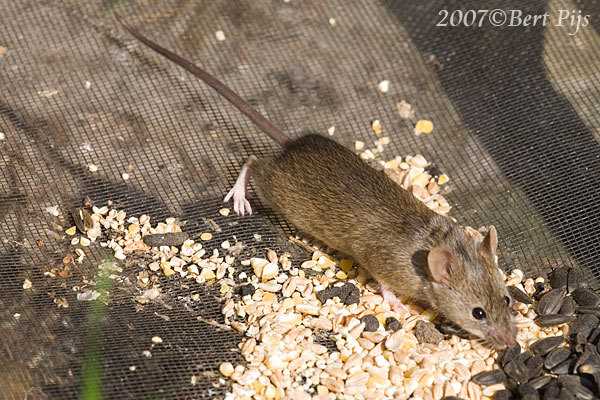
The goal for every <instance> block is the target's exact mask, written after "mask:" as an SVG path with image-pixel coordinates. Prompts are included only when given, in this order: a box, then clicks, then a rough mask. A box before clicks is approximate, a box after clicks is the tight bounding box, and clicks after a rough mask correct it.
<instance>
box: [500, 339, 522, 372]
mask: <svg viewBox="0 0 600 400" xmlns="http://www.w3.org/2000/svg"><path fill="white" fill-rule="evenodd" d="M519 354H521V345H519V343H517V344H515V345H514V346H513V347H510V348H508V349H506V350H504V353H503V354H502V361H501V362H500V365H501V366H502V367H503V368H504V367H505V366H506V364H508V363H509V362H510V361H512V360H513V359H514V358H515V357H517V356H518V355H519Z"/></svg>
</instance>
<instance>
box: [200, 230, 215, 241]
mask: <svg viewBox="0 0 600 400" xmlns="http://www.w3.org/2000/svg"><path fill="white" fill-rule="evenodd" d="M212 237H213V235H212V233H210V232H203V233H202V234H201V235H200V239H201V240H204V241H207V240H210V239H212Z"/></svg>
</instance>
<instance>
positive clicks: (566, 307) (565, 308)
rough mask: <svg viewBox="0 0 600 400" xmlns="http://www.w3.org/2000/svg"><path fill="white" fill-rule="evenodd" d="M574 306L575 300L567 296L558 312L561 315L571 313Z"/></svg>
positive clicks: (573, 312)
mask: <svg viewBox="0 0 600 400" xmlns="http://www.w3.org/2000/svg"><path fill="white" fill-rule="evenodd" d="M576 307H577V305H576V304H575V300H573V298H572V297H567V298H566V299H565V301H564V302H563V305H562V307H561V308H560V311H559V312H558V313H559V314H563V315H573V314H575V309H576Z"/></svg>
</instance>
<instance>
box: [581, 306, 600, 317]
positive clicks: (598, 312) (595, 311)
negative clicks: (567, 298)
mask: <svg viewBox="0 0 600 400" xmlns="http://www.w3.org/2000/svg"><path fill="white" fill-rule="evenodd" d="M577 312H578V313H579V314H591V315H595V316H596V317H600V308H596V307H577Z"/></svg>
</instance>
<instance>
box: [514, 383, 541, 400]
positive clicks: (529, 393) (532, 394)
mask: <svg viewBox="0 0 600 400" xmlns="http://www.w3.org/2000/svg"><path fill="white" fill-rule="evenodd" d="M518 392H519V398H520V399H524V400H534V399H535V400H537V399H539V398H540V396H539V394H538V392H537V390H535V388H534V387H533V386H531V385H530V384H528V383H525V384H523V385H519V388H518Z"/></svg>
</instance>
